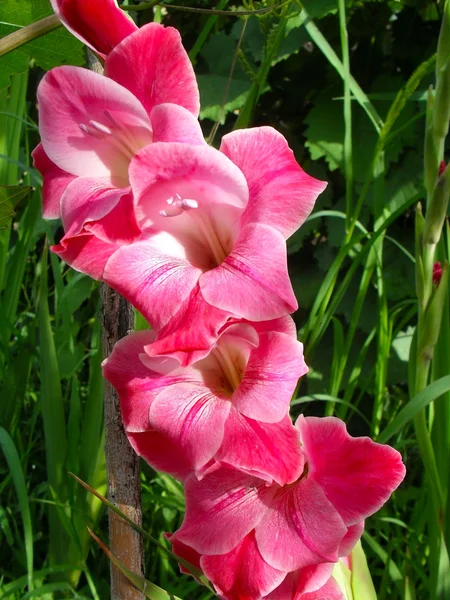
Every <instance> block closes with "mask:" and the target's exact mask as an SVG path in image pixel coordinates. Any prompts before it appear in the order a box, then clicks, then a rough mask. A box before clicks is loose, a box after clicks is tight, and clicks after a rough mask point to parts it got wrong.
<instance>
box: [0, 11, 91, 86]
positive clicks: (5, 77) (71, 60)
mask: <svg viewBox="0 0 450 600" xmlns="http://www.w3.org/2000/svg"><path fill="white" fill-rule="evenodd" d="M51 14H53V11H52V8H51V5H50V2H48V0H20V2H18V1H17V0H1V2H0V37H3V36H5V35H8V34H9V33H12V32H13V31H17V30H18V29H19V28H20V27H24V26H25V25H29V24H30V23H34V22H35V21H38V20H39V19H43V18H44V17H47V16H49V15H51ZM30 59H35V61H36V63H37V64H38V65H39V66H40V67H42V68H43V69H51V68H52V67H56V66H59V65H65V64H71V65H83V64H84V63H85V58H84V50H83V44H82V43H81V42H79V41H78V40H77V39H76V38H75V37H74V36H73V35H71V34H70V33H69V32H68V31H67V30H66V29H64V28H63V27H60V28H59V29H57V30H56V31H52V32H51V33H48V34H46V35H44V36H42V37H40V38H38V39H36V40H33V41H31V42H28V43H27V44H24V45H23V46H21V47H20V48H18V49H17V50H14V51H13V52H10V53H9V54H6V55H5V56H2V57H0V89H3V88H5V87H7V86H8V85H9V77H10V76H11V75H12V74H14V73H23V72H24V71H26V70H27V68H28V64H29V61H30Z"/></svg>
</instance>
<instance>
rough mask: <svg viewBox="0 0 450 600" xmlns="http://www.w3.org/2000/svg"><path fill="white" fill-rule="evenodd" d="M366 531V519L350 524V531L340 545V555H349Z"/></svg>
mask: <svg viewBox="0 0 450 600" xmlns="http://www.w3.org/2000/svg"><path fill="white" fill-rule="evenodd" d="M363 532H364V521H362V522H361V523H356V525H350V527H349V528H348V531H347V533H346V535H345V537H344V539H343V540H342V542H341V545H340V546H339V556H348V555H349V554H350V552H351V551H352V550H353V548H354V546H355V544H356V543H357V542H358V541H359V540H360V539H361V536H362V534H363Z"/></svg>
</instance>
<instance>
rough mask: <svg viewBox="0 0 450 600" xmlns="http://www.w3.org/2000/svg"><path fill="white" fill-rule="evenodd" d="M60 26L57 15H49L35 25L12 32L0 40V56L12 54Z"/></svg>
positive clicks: (31, 24)
mask: <svg viewBox="0 0 450 600" xmlns="http://www.w3.org/2000/svg"><path fill="white" fill-rule="evenodd" d="M60 26H61V21H60V20H59V17H58V16H57V15H50V16H49V17H45V19H40V20H39V21H36V22H35V23H30V25H27V26H26V27H22V28H21V29H19V30H18V31H14V32H13V33H10V34H9V35H7V36H5V37H4V38H2V39H1V40H0V56H3V55H4V54H8V52H12V51H13V50H15V49H16V48H19V47H20V46H23V44H26V43H27V42H30V41H31V40H34V39H36V38H38V37H40V36H41V35H45V34H46V33H49V31H53V30H54V29H57V28H58V27H60Z"/></svg>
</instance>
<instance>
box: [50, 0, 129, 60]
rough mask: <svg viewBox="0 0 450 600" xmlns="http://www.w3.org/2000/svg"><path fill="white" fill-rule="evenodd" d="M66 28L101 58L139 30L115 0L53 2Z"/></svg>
mask: <svg viewBox="0 0 450 600" xmlns="http://www.w3.org/2000/svg"><path fill="white" fill-rule="evenodd" d="M50 2H51V4H52V7H53V10H54V11H55V13H56V14H57V15H58V17H59V18H60V19H61V21H62V22H63V24H64V25H65V26H66V27H67V29H68V30H69V31H70V32H71V33H73V35H75V36H76V37H77V38H78V39H79V40H81V41H82V42H84V43H85V44H86V45H87V46H89V47H90V48H92V50H95V51H96V52H98V53H99V54H101V55H103V56H104V55H106V54H108V53H109V52H110V51H111V50H112V49H113V48H114V47H115V46H117V44H119V43H120V42H121V41H122V40H123V39H124V38H125V37H126V36H127V35H130V34H131V33H133V32H134V31H136V29H137V27H136V25H135V24H134V23H133V21H132V20H131V19H129V18H128V17H127V16H126V14H125V13H124V12H123V11H122V10H120V9H119V8H118V6H117V2H116V1H115V0H50Z"/></svg>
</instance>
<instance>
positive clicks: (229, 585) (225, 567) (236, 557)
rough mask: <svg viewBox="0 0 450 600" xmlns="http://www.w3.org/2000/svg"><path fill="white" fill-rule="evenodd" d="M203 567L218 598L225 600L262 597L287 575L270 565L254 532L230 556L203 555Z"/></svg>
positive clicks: (201, 563)
mask: <svg viewBox="0 0 450 600" xmlns="http://www.w3.org/2000/svg"><path fill="white" fill-rule="evenodd" d="M200 565H201V568H202V570H203V572H204V573H205V575H206V577H207V578H208V579H209V580H210V581H211V582H212V583H213V584H214V587H215V588H216V590H217V592H218V594H219V596H220V597H221V598H224V599H225V600H242V599H243V598H252V599H253V598H261V597H262V596H265V595H266V594H268V593H269V592H271V591H272V590H273V589H274V588H275V587H276V586H278V585H279V584H280V583H281V581H282V580H283V579H284V577H285V576H286V573H284V572H283V571H278V570H277V569H274V568H273V567H271V566H269V565H268V564H267V563H266V562H265V560H264V559H263V558H262V556H261V554H260V553H259V550H258V546H257V545H256V542H255V534H254V531H252V532H251V533H249V534H248V535H247V536H246V537H245V538H244V539H243V540H242V542H240V543H239V544H238V545H237V546H236V547H235V548H233V550H231V552H228V553H227V554H220V555H218V556H202V557H201V559H200Z"/></svg>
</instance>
